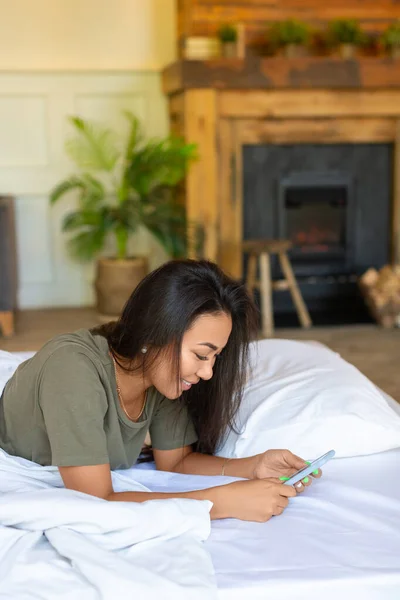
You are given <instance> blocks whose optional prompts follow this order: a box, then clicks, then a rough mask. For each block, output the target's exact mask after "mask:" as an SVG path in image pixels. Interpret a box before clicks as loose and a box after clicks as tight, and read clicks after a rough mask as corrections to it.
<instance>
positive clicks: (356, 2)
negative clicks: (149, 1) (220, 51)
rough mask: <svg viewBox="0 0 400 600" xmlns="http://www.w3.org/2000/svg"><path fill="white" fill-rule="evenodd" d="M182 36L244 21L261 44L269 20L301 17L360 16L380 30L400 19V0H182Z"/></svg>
mask: <svg viewBox="0 0 400 600" xmlns="http://www.w3.org/2000/svg"><path fill="white" fill-rule="evenodd" d="M178 13H179V14H178V39H179V40H182V39H183V38H185V37H187V36H189V35H212V34H214V33H215V31H216V30H217V29H218V27H219V26H220V25H221V24H222V23H226V22H239V21H240V22H243V23H244V24H245V26H246V32H247V41H248V43H249V44H250V45H251V44H256V45H257V44H260V43H262V41H263V38H264V36H265V29H266V26H267V25H268V23H269V22H272V21H278V20H282V19H287V18H297V19H302V20H305V21H308V22H309V23H311V24H314V25H318V26H321V25H322V26H323V25H324V24H325V23H326V22H327V21H329V20H331V19H337V18H351V19H358V20H359V21H361V23H362V25H363V26H364V27H365V29H366V30H368V31H371V32H378V31H381V30H382V29H384V28H385V27H386V26H387V25H388V23H389V22H391V21H393V20H394V19H400V2H399V1H398V0H328V1H327V2H324V1H323V0H178Z"/></svg>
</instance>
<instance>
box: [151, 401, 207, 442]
mask: <svg viewBox="0 0 400 600" xmlns="http://www.w3.org/2000/svg"><path fill="white" fill-rule="evenodd" d="M150 437H151V444H152V446H153V448H155V449H156V450H174V449H175V448H183V447H184V446H190V445H191V444H194V443H195V442H197V435H196V431H195V429H194V426H193V423H192V421H191V419H190V417H189V414H188V411H187V408H186V406H185V404H184V403H183V401H182V400H169V399H168V398H162V399H160V401H159V403H158V405H157V407H156V409H155V412H154V415H153V418H152V420H151V423H150Z"/></svg>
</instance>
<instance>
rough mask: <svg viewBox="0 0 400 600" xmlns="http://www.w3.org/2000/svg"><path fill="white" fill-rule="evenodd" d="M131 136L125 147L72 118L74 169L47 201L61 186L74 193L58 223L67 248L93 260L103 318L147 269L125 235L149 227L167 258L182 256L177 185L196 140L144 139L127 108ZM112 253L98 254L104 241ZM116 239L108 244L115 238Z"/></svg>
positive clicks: (99, 127) (106, 133) (62, 192)
mask: <svg viewBox="0 0 400 600" xmlns="http://www.w3.org/2000/svg"><path fill="white" fill-rule="evenodd" d="M125 116H126V118H127V120H128V123H129V134H128V136H127V141H126V142H125V145H124V147H123V148H122V144H119V143H118V138H117V136H116V135H115V133H114V132H113V131H111V130H110V129H108V128H106V127H103V126H102V125H100V124H97V123H91V122H89V121H87V120H84V119H81V118H80V117H71V118H70V122H71V123H72V125H73V126H74V128H75V130H76V132H77V136H76V137H74V138H72V139H70V140H68V141H67V143H66V151H67V153H68V154H69V156H70V157H71V158H72V160H73V161H74V162H75V163H76V164H77V166H78V167H79V169H80V172H79V174H77V175H72V176H71V177H68V178H67V179H65V180H64V181H61V182H60V183H59V184H58V185H57V186H56V187H55V188H54V189H53V190H52V191H51V194H50V201H51V203H52V204H54V203H55V202H57V201H58V200H59V199H60V198H61V197H63V196H64V195H65V194H66V193H67V192H70V191H71V190H75V191H78V192H79V195H78V206H77V208H76V210H74V211H72V212H70V213H68V214H67V215H66V216H65V218H64V221H63V225H62V228H63V231H65V232H67V233H69V234H72V235H70V237H69V240H68V246H69V249H70V251H71V254H72V256H73V257H74V258H76V259H78V260H79V261H81V262H83V261H89V260H92V259H93V258H95V257H96V256H99V258H98V260H97V263H96V267H97V268H96V280H95V291H96V295H97V302H96V304H97V310H98V312H99V314H100V316H101V318H103V316H104V318H105V319H106V320H111V318H113V317H117V316H118V315H119V314H120V312H121V310H122V308H123V306H124V304H125V302H126V300H127V299H128V297H129V295H130V294H131V292H132V290H133V289H134V288H135V287H136V285H137V284H138V283H139V282H140V281H141V279H142V278H143V277H144V276H145V275H146V274H147V271H148V268H147V257H144V256H136V257H132V256H130V255H129V241H130V239H131V238H132V236H134V235H135V234H137V232H138V230H139V229H140V228H145V229H147V230H148V231H149V232H150V233H151V234H152V235H153V236H154V237H155V238H156V239H157V240H158V241H159V242H160V243H161V245H162V246H163V247H164V249H165V250H166V251H167V253H168V254H169V256H171V257H172V258H177V257H181V256H185V255H186V250H187V243H188V237H187V232H188V228H187V223H186V218H185V211H184V207H183V206H182V204H181V203H179V201H178V199H177V194H176V191H177V185H178V184H179V182H181V181H182V180H183V178H184V177H185V174H186V171H187V169H188V166H189V164H190V162H191V161H192V160H193V159H194V158H195V155H196V146H195V145H193V144H185V143H184V142H183V141H182V140H179V139H174V138H172V137H167V138H165V139H162V140H148V141H146V140H144V138H143V136H142V133H141V128H140V124H139V121H138V119H137V118H136V117H135V116H134V115H132V114H131V113H130V112H125ZM110 242H111V245H113V246H114V248H115V251H114V252H113V254H112V255H111V256H107V257H104V256H101V254H102V253H104V250H105V249H106V248H107V247H108V246H109V245H110ZM113 242H114V243H113Z"/></svg>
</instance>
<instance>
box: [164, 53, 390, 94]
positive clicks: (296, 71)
mask: <svg viewBox="0 0 400 600" xmlns="http://www.w3.org/2000/svg"><path fill="white" fill-rule="evenodd" d="M163 88H164V92H165V93H166V94H176V93H178V92H182V91H184V90H187V89H191V88H196V89H199V88H202V89H204V88H207V89H210V88H212V89H215V90H218V91H222V90H227V89H236V90H249V89H263V90H273V89H323V88H328V89H352V90H359V89H382V88H386V89H400V60H394V59H392V58H388V57H387V58H386V57H379V58H378V57H363V58H360V59H357V60H343V59H341V58H336V57H315V56H310V57H299V58H292V59H290V60H288V59H287V58H285V57H281V56H278V57H273V58H259V57H249V58H248V59H246V60H240V59H229V60H227V59H219V60H218V59H216V60H209V61H197V60H180V61H177V62H175V63H173V64H172V65H169V66H168V67H166V69H164V72H163Z"/></svg>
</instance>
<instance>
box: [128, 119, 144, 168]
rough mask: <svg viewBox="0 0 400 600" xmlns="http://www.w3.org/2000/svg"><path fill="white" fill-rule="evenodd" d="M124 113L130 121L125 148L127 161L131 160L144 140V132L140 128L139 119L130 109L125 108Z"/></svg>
mask: <svg viewBox="0 0 400 600" xmlns="http://www.w3.org/2000/svg"><path fill="white" fill-rule="evenodd" d="M124 115H125V117H126V119H128V121H129V123H130V131H129V136H128V141H127V144H126V148H125V161H129V160H130V159H131V158H132V154H133V151H134V150H135V148H136V147H137V146H138V144H139V143H140V142H141V141H142V133H141V130H140V122H139V119H138V118H137V117H136V116H135V115H134V114H133V113H131V112H130V111H129V110H125V111H124Z"/></svg>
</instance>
